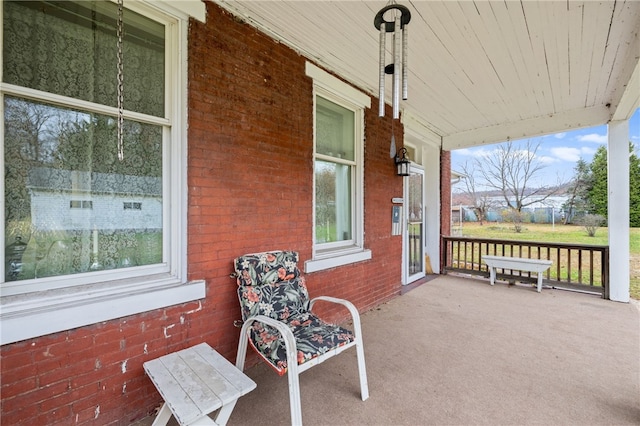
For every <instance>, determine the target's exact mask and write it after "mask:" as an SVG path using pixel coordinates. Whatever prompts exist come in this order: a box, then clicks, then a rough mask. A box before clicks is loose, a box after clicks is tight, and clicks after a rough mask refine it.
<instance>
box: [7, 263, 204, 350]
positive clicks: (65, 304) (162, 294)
mask: <svg viewBox="0 0 640 426" xmlns="http://www.w3.org/2000/svg"><path fill="white" fill-rule="evenodd" d="M205 287H206V286H205V281H191V282H187V283H181V282H180V281H179V280H176V279H175V277H169V276H167V275H156V276H152V277H147V278H146V279H144V280H141V279H135V280H133V279H129V280H121V281H116V282H109V283H101V284H90V285H85V286H80V287H76V288H63V289H55V290H49V291H42V292H38V293H29V294H22V295H15V296H4V297H2V298H1V302H0V307H1V308H2V309H1V312H0V338H1V340H0V345H5V344H8V343H14V342H18V341H21V340H25V339H30V338H33V337H39V336H44V335H47V334H51V333H57V332H60V331H65V330H71V329H73V328H77V327H82V326H86V325H90V324H95V323H99V322H102V321H108V320H112V319H115V318H121V317H124V316H128V315H134V314H138V313H141V312H147V311H152V310H154V309H160V308H164V307H167V306H171V305H178V304H181V303H186V302H190V301H194V300H198V299H202V298H204V297H205V293H206V291H205V290H206V289H205Z"/></svg>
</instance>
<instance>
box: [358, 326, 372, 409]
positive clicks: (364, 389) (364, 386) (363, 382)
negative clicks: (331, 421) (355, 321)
mask: <svg viewBox="0 0 640 426" xmlns="http://www.w3.org/2000/svg"><path fill="white" fill-rule="evenodd" d="M356 354H357V355H358V374H359V376H360V396H361V398H362V400H363V401H366V400H367V398H369V384H368V383H367V367H366V366H365V362H364V347H363V346H362V338H360V339H359V341H358V343H356Z"/></svg>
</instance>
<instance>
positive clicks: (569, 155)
mask: <svg viewBox="0 0 640 426" xmlns="http://www.w3.org/2000/svg"><path fill="white" fill-rule="evenodd" d="M550 151H551V154H552V155H553V156H554V157H555V158H557V159H558V160H559V161H570V162H573V163H575V162H576V161H578V160H579V159H580V158H581V157H583V156H591V155H593V154H595V152H596V150H595V149H593V148H591V147H587V146H583V147H581V148H573V147H568V146H557V147H553V148H551V150H550Z"/></svg>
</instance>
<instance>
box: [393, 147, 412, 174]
mask: <svg viewBox="0 0 640 426" xmlns="http://www.w3.org/2000/svg"><path fill="white" fill-rule="evenodd" d="M400 154H402V157H400ZM395 161H396V167H397V169H398V176H409V164H411V162H410V161H409V159H408V158H407V148H404V147H402V148H400V149H399V150H398V152H397V153H396V157H395Z"/></svg>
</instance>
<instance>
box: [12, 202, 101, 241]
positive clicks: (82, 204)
mask: <svg viewBox="0 0 640 426" xmlns="http://www.w3.org/2000/svg"><path fill="white" fill-rule="evenodd" d="M69 207H70V208H72V209H92V208H93V201H86V200H71V202H70V205H69ZM20 239H22V237H20Z"/></svg>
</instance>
